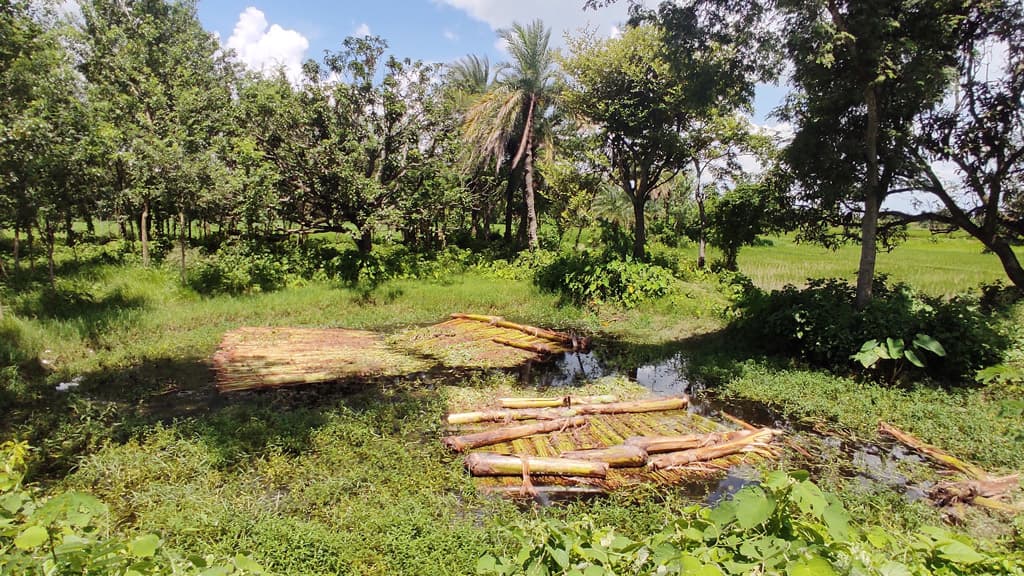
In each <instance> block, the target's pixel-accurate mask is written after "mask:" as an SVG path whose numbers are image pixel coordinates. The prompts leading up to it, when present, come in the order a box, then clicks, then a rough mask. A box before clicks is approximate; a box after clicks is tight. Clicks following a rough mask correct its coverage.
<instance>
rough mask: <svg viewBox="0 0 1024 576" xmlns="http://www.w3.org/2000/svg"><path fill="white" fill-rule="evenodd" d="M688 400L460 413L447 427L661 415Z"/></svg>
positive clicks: (668, 399) (679, 407) (684, 398)
mask: <svg viewBox="0 0 1024 576" xmlns="http://www.w3.org/2000/svg"><path fill="white" fill-rule="evenodd" d="M687 403H689V398H688V397H686V396H682V397H678V398H660V399H656V400H638V401H634V402H613V403H610V404H580V405H578V406H569V407H565V408H527V409H522V410H511V409H510V410H484V411H480V412H461V413H455V414H449V415H448V424H451V425H458V424H472V423H474V422H511V421H513V420H553V419H556V418H569V417H572V416H586V415H590V414H636V413H641V412H661V411H667V410H681V409H683V408H686V405H687Z"/></svg>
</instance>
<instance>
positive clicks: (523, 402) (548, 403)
mask: <svg viewBox="0 0 1024 576" xmlns="http://www.w3.org/2000/svg"><path fill="white" fill-rule="evenodd" d="M617 400H618V398H616V397H615V396H611V395H603V396H563V397H561V398H499V399H498V403H500V404H501V407H502V408H557V407H559V406H575V405H578V404H611V403H613V402H616V401H617Z"/></svg>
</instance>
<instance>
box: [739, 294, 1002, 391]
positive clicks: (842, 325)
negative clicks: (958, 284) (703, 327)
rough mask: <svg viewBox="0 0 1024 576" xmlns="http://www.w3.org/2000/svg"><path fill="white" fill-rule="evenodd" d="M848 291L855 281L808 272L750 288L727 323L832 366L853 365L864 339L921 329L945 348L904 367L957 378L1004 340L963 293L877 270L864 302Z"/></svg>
mask: <svg viewBox="0 0 1024 576" xmlns="http://www.w3.org/2000/svg"><path fill="white" fill-rule="evenodd" d="M855 296H856V293H855V289H854V288H853V287H852V286H851V285H849V284H848V283H847V282H845V281H843V280H838V279H820V280H812V281H810V283H809V284H808V286H807V288H803V289H800V288H797V287H795V286H791V285H790V286H786V287H785V288H783V289H782V290H775V291H772V292H771V293H763V292H758V291H751V292H749V294H748V296H747V297H746V298H745V299H744V300H743V301H742V302H741V304H740V308H741V315H740V317H739V318H738V319H737V320H736V321H735V322H734V323H733V325H732V327H731V328H732V329H733V330H735V331H737V332H738V333H739V334H740V335H742V336H744V337H746V339H748V340H749V341H750V342H751V343H752V344H753V345H754V346H756V347H757V348H760V349H761V350H763V351H765V352H767V353H770V354H775V355H780V356H786V357H791V358H796V359H799V360H802V361H806V362H808V363H810V364H812V365H815V366H820V367H824V368H828V369H830V370H833V371H835V372H838V373H849V372H850V371H851V370H854V369H855V368H856V367H857V366H858V365H859V364H857V363H856V362H855V360H854V358H852V356H853V355H855V354H857V353H858V351H860V350H862V348H863V347H864V346H865V343H867V342H869V341H871V340H875V341H876V342H885V341H888V340H892V341H894V342H903V343H912V342H914V341H918V340H920V339H921V336H924V337H927V338H929V339H931V340H934V341H937V342H938V343H939V344H940V345H941V346H942V348H943V349H944V350H945V352H946V354H945V356H940V355H933V356H930V357H928V358H927V364H926V365H925V366H924V367H917V366H911V368H913V369H914V370H918V371H924V372H926V373H928V374H929V375H931V376H932V377H934V378H937V379H941V380H944V381H948V382H963V381H964V380H965V378H970V377H971V376H973V374H974V373H975V372H976V371H978V370H979V369H981V368H984V367H985V366H989V365H991V364H994V363H995V362H998V361H999V359H1000V357H1001V354H1002V352H1003V351H1004V350H1005V349H1006V346H1007V344H1008V340H1007V337H1006V335H1005V334H1003V333H1002V332H1001V331H1000V330H999V329H998V322H997V319H996V318H993V317H992V316H991V315H990V314H986V313H985V312H984V311H983V310H982V308H981V306H980V305H979V303H978V301H977V299H976V298H973V297H970V296H958V297H955V298H952V299H949V300H944V299H941V298H935V297H930V296H925V295H921V294H918V293H915V292H914V291H913V290H912V289H910V287H908V286H907V285H905V284H892V285H890V284H888V283H887V282H886V281H885V279H884V278H881V279H879V280H877V281H876V283H875V286H874V297H873V299H872V301H871V303H870V304H869V305H868V306H867V307H866V308H865V309H863V310H858V309H857V308H856V306H855V305H854V301H855ZM910 372H913V370H911V371H910Z"/></svg>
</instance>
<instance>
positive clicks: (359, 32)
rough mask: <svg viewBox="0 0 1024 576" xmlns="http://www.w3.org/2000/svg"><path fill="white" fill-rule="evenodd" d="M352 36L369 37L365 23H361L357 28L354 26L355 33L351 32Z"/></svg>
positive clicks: (368, 26)
mask: <svg viewBox="0 0 1024 576" xmlns="http://www.w3.org/2000/svg"><path fill="white" fill-rule="evenodd" d="M352 35H353V36H357V37H360V38H361V37H363V36H369V35H370V25H369V24H367V23H366V22H363V23H361V24H359V26H356V29H355V31H354V32H352Z"/></svg>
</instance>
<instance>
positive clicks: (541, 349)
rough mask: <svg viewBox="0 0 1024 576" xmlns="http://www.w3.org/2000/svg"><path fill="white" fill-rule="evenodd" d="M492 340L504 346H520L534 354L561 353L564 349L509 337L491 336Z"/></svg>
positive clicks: (520, 348)
mask: <svg viewBox="0 0 1024 576" xmlns="http://www.w3.org/2000/svg"><path fill="white" fill-rule="evenodd" d="M491 342H494V343H495V344H501V345H502V346H510V347H512V348H518V349H519V350H526V351H527V352H533V353H534V354H560V353H562V352H563V351H564V350H556V349H554V348H552V347H550V346H548V345H547V344H537V343H534V342H516V341H515V340H509V339H508V338H491Z"/></svg>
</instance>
